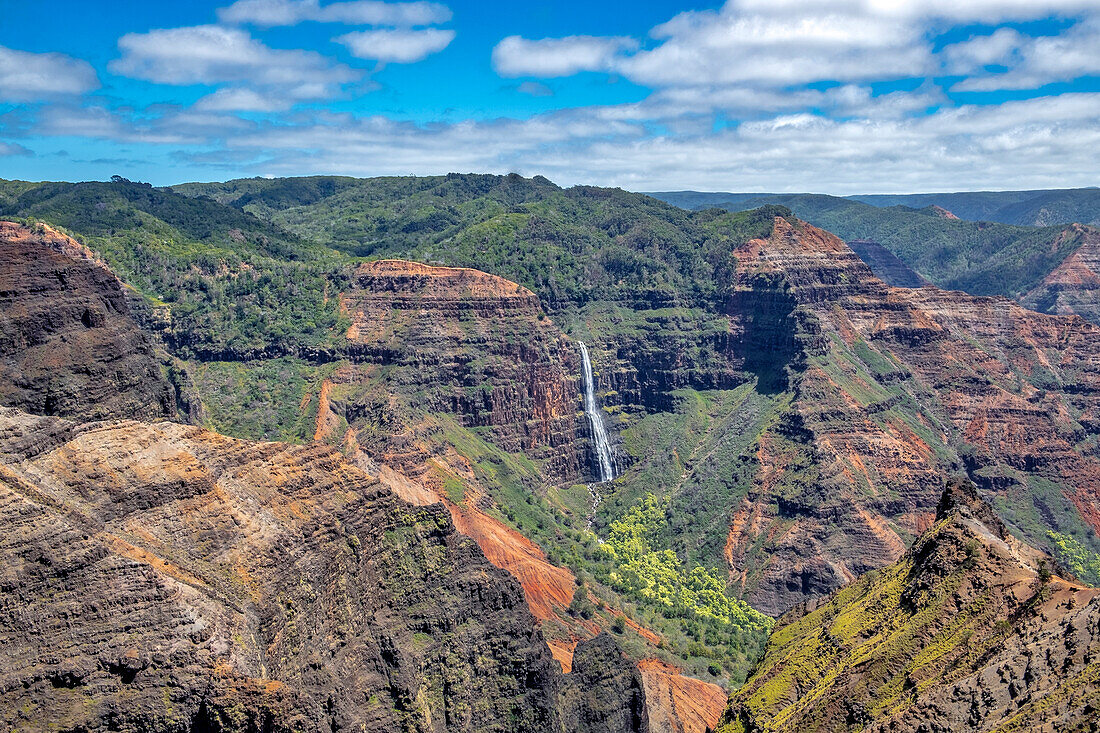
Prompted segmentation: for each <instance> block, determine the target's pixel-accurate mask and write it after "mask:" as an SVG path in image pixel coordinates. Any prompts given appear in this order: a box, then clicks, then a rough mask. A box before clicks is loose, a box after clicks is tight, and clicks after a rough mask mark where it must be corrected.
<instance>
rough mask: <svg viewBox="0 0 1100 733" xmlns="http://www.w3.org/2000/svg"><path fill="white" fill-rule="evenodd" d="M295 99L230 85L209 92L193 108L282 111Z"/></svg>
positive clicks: (200, 109)
mask: <svg viewBox="0 0 1100 733" xmlns="http://www.w3.org/2000/svg"><path fill="white" fill-rule="evenodd" d="M292 104H293V100H290V99H287V98H285V97H280V96H278V95H275V94H262V93H260V92H257V91H256V90H255V89H245V88H241V87H228V88H225V89H219V90H218V91H216V92H214V93H213V94H207V95H206V96H205V97H202V98H201V99H199V100H198V101H197V102H195V104H194V106H193V107H192V109H194V110H197V111H200V112H282V111H285V110H287V109H290V107H291V106H292Z"/></svg>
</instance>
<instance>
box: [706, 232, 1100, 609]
mask: <svg viewBox="0 0 1100 733" xmlns="http://www.w3.org/2000/svg"><path fill="white" fill-rule="evenodd" d="M735 254H736V256H737V259H738V263H739V266H738V271H737V276H736V282H735V287H734V291H733V295H732V298H731V314H732V315H733V317H734V324H735V326H734V327H735V329H739V330H740V338H741V339H742V340H743V342H744V343H746V344H747V345H748V348H749V351H750V354H751V349H752V348H757V349H762V350H766V352H767V353H768V354H770V355H771V356H772V358H779V359H783V360H785V363H786V369H785V370H784V372H783V374H785V375H786V377H785V382H786V385H787V386H788V387H789V388H790V389H792V390H793V394H794V400H793V402H792V410H791V411H790V412H789V413H788V414H786V415H785V416H783V418H782V419H781V420H780V421H779V423H778V424H777V425H776V427H775V428H772V429H770V430H769V431H768V432H766V433H765V434H764V435H763V436H762V437H761V438H760V439H759V441H758V443H757V447H756V455H757V459H758V464H759V468H758V473H757V476H756V480H755V482H754V486H753V489H752V490H751V491H750V493H749V495H748V496H747V497H746V498H745V500H744V501H743V502H742V503H741V504H740V505H739V506H738V507H736V509H735V511H734V514H733V521H732V523H731V526H730V536H729V539H728V542H727V545H726V548H727V560H728V561H729V563H730V569H731V579H732V580H733V581H734V582H735V583H737V584H739V585H740V586H741V587H743V588H744V589H745V593H746V595H747V597H748V598H749V600H750V601H751V602H752V603H753V604H754V605H755V606H756V607H758V608H762V609H764V610H767V611H772V612H778V611H782V610H784V609H785V608H787V607H789V606H790V605H791V604H793V603H795V602H797V601H798V600H801V599H803V598H805V597H807V596H813V595H818V594H821V593H825V592H828V591H830V590H832V589H834V588H836V587H839V586H840V585H843V584H844V583H846V582H848V581H850V580H851V579H852V578H854V577H855V576H857V575H858V574H860V573H862V572H864V571H866V570H869V569H872V568H876V567H882V566H884V565H886V564H888V563H890V562H892V561H894V560H895V559H897V558H898V557H899V556H900V555H901V553H902V552H903V551H904V549H905V547H906V546H907V545H908V544H909V543H910V542H911V541H912V539H913V538H914V537H915V536H916V535H917V534H918V533H919V532H920V531H921V530H922V529H924V528H926V527H927V526H928V524H929V522H930V521H931V517H932V515H933V512H934V508H935V505H936V500H937V498H938V493H939V487H940V486H942V484H943V480H944V478H945V477H946V476H949V475H955V474H958V473H961V472H963V471H966V472H967V473H969V474H970V475H971V476H972V477H973V478H974V480H975V481H976V482H977V483H978V484H979V485H980V486H981V487H982V490H983V491H984V492H985V493H986V494H987V495H988V496H990V497H991V498H995V499H996V500H998V501H1002V502H1004V503H1006V504H1007V505H1008V506H1010V507H1017V508H1020V509H1021V511H1024V510H1026V511H1030V512H1032V513H1034V512H1036V509H1035V508H1033V507H1032V506H1031V502H1032V493H1031V492H1030V487H1032V485H1033V484H1034V482H1035V481H1036V480H1044V481H1049V482H1053V484H1054V485H1055V486H1057V487H1058V489H1057V490H1058V491H1059V492H1060V493H1061V495H1062V496H1064V497H1065V499H1066V500H1068V502H1071V505H1070V506H1071V509H1070V511H1073V509H1072V506H1076V511H1077V512H1078V514H1079V516H1080V519H1079V520H1078V521H1084V522H1086V523H1087V524H1089V525H1091V526H1092V527H1093V528H1095V529H1100V521H1098V520H1100V514H1098V512H1097V510H1096V509H1095V507H1096V506H1097V505H1098V500H1100V451H1098V449H1097V446H1096V444H1095V441H1093V442H1091V443H1090V442H1088V441H1087V440H1084V438H1085V437H1086V436H1087V435H1089V434H1093V435H1095V434H1096V432H1097V431H1098V430H1100V421H1098V418H1100V329H1098V328H1097V327H1096V326H1093V325H1092V324H1090V323H1087V322H1086V321H1084V320H1082V319H1081V318H1078V317H1064V316H1050V315H1043V314H1039V313H1034V312H1032V311H1028V310H1025V309H1024V308H1022V307H1020V306H1019V305H1016V304H1015V303H1013V302H1011V301H1008V300H1006V299H1003V298H978V297H972V296H969V295H965V294H963V293H956V292H947V291H942V290H938V289H936V288H920V289H901V288H891V287H888V286H887V285H885V284H884V283H883V282H882V281H880V280H878V279H877V278H875V277H874V276H873V275H872V274H871V272H870V270H869V269H868V268H867V266H866V265H865V264H864V263H863V262H862V261H860V260H859V259H858V258H857V257H856V256H855V254H854V253H853V252H852V251H851V250H850V249H849V248H848V247H847V246H846V245H845V244H844V243H843V242H841V241H840V240H839V239H837V238H836V237H833V236H832V235H830V234H828V233H826V232H823V231H821V230H819V229H816V228H814V227H811V226H809V225H805V224H802V223H798V224H793V223H791V222H788V221H787V220H784V219H777V220H776V226H775V231H774V233H773V235H772V236H771V237H769V238H768V239H767V240H754V241H752V242H749V243H748V244H747V245H745V246H744V247H742V248H740V249H739V250H737V252H736V253H735ZM746 314H748V315H746ZM750 316H751V317H750ZM749 363H750V366H751V365H752V364H751V361H750V362H749ZM772 368H773V369H774V368H775V367H774V365H773V366H772ZM770 378H772V379H773V380H776V381H780V377H779V376H778V375H776V374H775V373H774V372H772V374H771V375H770ZM1040 511H1041V510H1040ZM1016 529H1017V530H1019V531H1021V532H1023V533H1024V534H1025V535H1030V536H1031V537H1032V539H1033V540H1034V541H1037V542H1039V543H1043V542H1045V541H1046V536H1045V528H1044V527H1043V526H1042V525H1041V524H1038V523H1036V524H1035V525H1034V526H1025V525H1019V526H1017V527H1016Z"/></svg>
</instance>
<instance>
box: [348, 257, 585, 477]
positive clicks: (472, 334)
mask: <svg viewBox="0 0 1100 733" xmlns="http://www.w3.org/2000/svg"><path fill="white" fill-rule="evenodd" d="M341 297H342V305H343V308H344V310H345V312H346V313H347V314H348V315H349V316H350V318H351V326H350V328H349V329H348V333H347V341H348V344H347V350H348V353H349V355H350V356H351V358H352V360H353V362H354V365H353V366H352V367H351V368H349V369H347V370H344V371H343V372H341V373H340V374H338V375H337V377H336V378H334V380H333V383H334V387H333V389H332V391H331V393H330V394H329V396H328V404H329V405H332V406H333V408H334V409H333V410H332V411H334V412H336V413H337V414H338V415H340V416H341V417H343V418H344V419H345V420H346V421H347V423H349V424H350V425H351V426H352V427H355V426H356V425H357V422H358V420H357V418H359V414H360V413H359V408H360V406H361V404H362V402H363V399H362V398H363V397H364V396H365V395H367V394H372V395H378V394H380V393H384V394H390V395H397V396H398V397H399V398H404V399H405V400H406V401H407V402H408V403H409V404H410V406H411V407H412V408H414V409H416V410H422V411H430V412H445V413H449V414H453V415H455V416H457V417H458V418H459V420H460V421H461V422H462V424H463V425H465V426H467V427H487V428H490V429H491V431H492V435H493V440H494V442H496V443H497V444H498V445H500V446H501V447H503V448H505V449H506V450H509V451H516V452H519V451H523V452H525V453H526V454H527V455H529V456H530V457H532V458H534V459H536V460H540V461H542V462H545V464H546V471H545V473H546V474H547V475H548V476H556V477H569V478H573V477H575V476H577V475H578V474H580V473H582V471H583V468H582V461H584V460H585V458H584V456H585V453H584V450H583V446H582V445H580V444H579V443H578V439H577V438H578V436H577V432H578V424H579V421H578V418H577V413H578V410H579V401H578V400H579V388H578V386H577V385H578V373H579V371H578V370H579V368H580V366H579V360H578V359H577V357H576V352H575V349H574V348H573V347H572V345H571V344H570V343H569V342H568V339H566V338H565V337H564V335H563V334H562V333H561V332H560V331H559V330H558V329H557V328H556V327H555V326H554V325H553V324H552V323H550V321H549V320H548V319H547V318H546V316H545V315H544V314H543V312H542V309H541V307H540V305H539V302H538V298H536V297H535V295H534V294H533V293H532V292H531V291H529V290H527V289H526V288H523V287H521V286H519V285H516V284H515V283H513V282H510V281H508V280H505V279H504V278H500V277H496V276H493V275H488V274H486V273H483V272H479V271H477V270H470V269H465V268H453V267H431V266H428V265H422V264H420V263H416V262H405V261H402V260H382V261H379V262H369V263H365V264H363V265H360V266H359V268H358V270H357V271H356V276H355V280H354V283H353V287H352V288H351V289H349V290H348V291H347V292H345V293H344V294H343V295H342V296H341Z"/></svg>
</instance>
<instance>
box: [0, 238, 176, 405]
mask: <svg viewBox="0 0 1100 733" xmlns="http://www.w3.org/2000/svg"><path fill="white" fill-rule="evenodd" d="M0 261H2V262H3V264H4V266H3V267H2V268H0V404H5V405H8V406H12V407H19V408H21V409H24V410H29V411H31V412H35V413H39V414H44V415H62V416H67V417H79V418H84V419H103V418H108V417H119V418H146V419H156V418H158V417H169V416H174V414H175V405H174V404H173V399H172V394H171V390H170V388H169V386H168V383H167V382H166V381H165V379H164V377H163V376H162V375H161V372H160V365H159V363H158V359H157V357H156V355H155V354H154V350H153V342H152V339H151V338H150V337H149V336H148V335H147V334H145V333H142V331H141V330H140V329H139V327H138V324H137V323H136V322H135V321H134V319H133V318H132V316H131V313H130V308H129V305H128V303H127V298H126V294H125V291H124V289H123V286H122V284H121V283H120V282H119V281H118V279H117V278H116V277H115V276H114V274H113V273H111V272H110V270H108V269H107V268H106V266H104V264H103V263H102V262H99V261H96V260H95V258H94V256H93V255H92V253H91V251H90V250H88V249H87V248H85V247H82V246H81V245H80V244H78V243H77V242H76V241H74V240H72V239H70V238H69V237H66V236H65V235H63V234H60V233H59V232H57V231H55V230H53V229H51V228H49V227H47V226H45V225H41V224H40V225H37V226H35V227H33V228H31V227H25V226H22V225H19V224H15V223H14V222H6V221H0Z"/></svg>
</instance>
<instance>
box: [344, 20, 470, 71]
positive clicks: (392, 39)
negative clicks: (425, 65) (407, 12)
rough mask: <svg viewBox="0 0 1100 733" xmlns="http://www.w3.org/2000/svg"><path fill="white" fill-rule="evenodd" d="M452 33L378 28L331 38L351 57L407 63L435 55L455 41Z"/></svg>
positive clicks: (431, 30) (446, 31)
mask: <svg viewBox="0 0 1100 733" xmlns="http://www.w3.org/2000/svg"><path fill="white" fill-rule="evenodd" d="M454 37H455V32H454V31H452V30H442V29H439V28H428V29H426V30H405V29H393V30H390V29H378V30H369V31H356V32H355V33H347V34H345V35H342V36H339V37H337V38H334V39H333V40H334V41H336V42H337V43H342V44H344V45H345V46H347V47H348V50H349V51H351V53H352V55H353V56H358V57H359V58H361V59H377V60H379V61H392V62H394V63H399V64H408V63H412V62H414V61H420V60H421V59H423V58H425V57H427V56H430V55H431V54H433V53H438V52H439V51H442V50H443V49H445V48H446V47H447V46H448V45H449V44H450V43H451V41H453V40H454Z"/></svg>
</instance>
